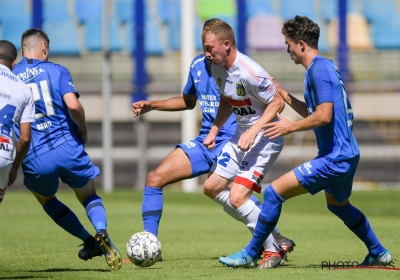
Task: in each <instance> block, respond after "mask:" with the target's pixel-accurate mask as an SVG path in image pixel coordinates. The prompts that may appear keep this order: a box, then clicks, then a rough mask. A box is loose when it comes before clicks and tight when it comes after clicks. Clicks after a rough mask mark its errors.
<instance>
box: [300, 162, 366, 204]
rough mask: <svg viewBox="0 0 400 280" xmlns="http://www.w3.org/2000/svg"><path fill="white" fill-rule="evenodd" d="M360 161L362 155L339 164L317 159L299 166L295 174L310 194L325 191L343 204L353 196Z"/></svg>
mask: <svg viewBox="0 0 400 280" xmlns="http://www.w3.org/2000/svg"><path fill="white" fill-rule="evenodd" d="M359 160H360V155H358V156H355V157H353V158H351V159H346V160H343V161H338V162H332V161H330V160H328V159H326V158H325V157H317V158H315V159H313V160H311V161H308V162H305V163H303V164H301V165H299V166H297V167H296V168H294V169H293V172H294V174H295V175H296V177H297V180H298V181H299V182H300V183H301V185H302V186H303V187H304V188H305V189H306V190H307V191H309V192H310V194H312V195H314V194H316V193H318V192H319V191H321V190H325V191H326V192H328V193H330V194H332V195H333V197H334V198H335V199H336V200H337V202H339V203H342V202H343V201H345V200H346V199H347V198H349V197H350V195H351V190H352V187H353V179H354V174H355V173H356V169H357V165H358V162H359Z"/></svg>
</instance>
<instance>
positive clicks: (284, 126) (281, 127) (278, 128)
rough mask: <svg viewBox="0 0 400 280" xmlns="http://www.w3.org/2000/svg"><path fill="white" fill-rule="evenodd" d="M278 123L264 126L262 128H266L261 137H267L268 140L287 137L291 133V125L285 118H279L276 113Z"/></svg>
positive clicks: (279, 115)
mask: <svg viewBox="0 0 400 280" xmlns="http://www.w3.org/2000/svg"><path fill="white" fill-rule="evenodd" d="M277 116H278V118H279V121H277V122H271V123H267V124H264V125H263V127H264V128H266V130H265V131H264V133H263V135H264V136H265V137H269V139H274V138H277V137H279V136H283V135H287V134H290V133H292V131H293V123H292V122H291V121H289V120H288V119H287V118H285V117H283V116H281V114H279V113H277Z"/></svg>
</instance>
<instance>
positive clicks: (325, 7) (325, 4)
mask: <svg viewBox="0 0 400 280" xmlns="http://www.w3.org/2000/svg"><path fill="white" fill-rule="evenodd" d="M346 3H347V7H346V8H347V13H356V12H359V10H358V9H357V8H356V4H355V0H347V1H346ZM319 5H320V11H321V16H322V18H323V19H324V20H325V21H326V22H330V21H331V20H332V19H334V18H337V17H338V13H339V11H338V0H323V1H320V2H319Z"/></svg>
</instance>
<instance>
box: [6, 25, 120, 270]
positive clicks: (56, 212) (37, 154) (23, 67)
mask: <svg viewBox="0 0 400 280" xmlns="http://www.w3.org/2000/svg"><path fill="white" fill-rule="evenodd" d="M49 43H50V40H49V38H48V36H47V34H46V33H45V32H43V31H42V30H40V29H36V28H32V29H29V30H27V31H25V32H24V33H23V34H22V39H21V46H22V49H21V53H22V55H23V57H22V60H21V61H20V62H19V63H18V64H17V65H16V66H15V68H14V70H13V72H14V74H15V75H17V76H18V77H19V78H20V79H21V80H22V81H23V82H25V83H26V84H27V85H28V87H29V88H30V89H31V91H32V93H33V97H34V100H35V104H36V106H35V107H36V110H35V113H36V114H35V118H36V122H34V123H32V127H31V128H32V140H31V145H30V149H29V152H28V154H27V155H26V157H25V159H24V161H23V163H22V169H23V173H24V183H25V185H26V187H27V188H28V189H29V190H30V191H31V192H32V194H33V195H34V196H35V197H36V199H37V200H38V201H39V203H40V204H41V205H42V206H43V210H44V211H45V212H46V213H47V215H49V216H50V218H52V219H53V220H54V222H55V223H57V225H59V226H60V227H62V228H63V229H64V230H65V231H67V232H69V233H70V234H72V235H73V236H75V237H77V238H79V239H81V240H82V241H83V248H82V249H81V250H80V251H79V253H78V257H79V258H81V259H83V260H88V259H91V258H92V257H95V256H101V255H103V254H104V255H105V259H106V262H107V264H108V265H109V266H110V268H111V269H113V270H118V269H120V268H121V265H122V259H121V255H120V253H119V252H118V250H117V248H116V247H115V246H114V244H113V243H112V242H111V239H110V237H109V236H108V233H107V230H106V229H107V218H106V212H105V209H104V205H103V201H102V199H101V198H100V197H99V196H98V195H97V194H96V190H95V186H94V181H93V179H94V178H95V177H97V176H98V175H99V174H100V171H99V168H98V167H97V166H95V165H93V163H92V162H91V161H90V158H89V156H88V155H87V154H86V152H85V146H84V144H86V142H87V140H88V136H87V128H86V121H85V113H84V109H83V107H82V105H81V103H80V102H79V101H78V97H79V93H78V92H77V90H76V89H75V87H74V85H73V83H72V78H71V75H70V73H69V71H68V70H67V68H65V67H64V66H61V65H58V64H54V63H52V62H49V61H48V57H49ZM15 135H16V138H17V139H18V138H19V137H20V127H19V126H16V128H15ZM59 178H60V179H61V180H62V181H63V182H64V183H65V184H67V185H69V186H70V187H71V188H72V189H73V190H74V192H75V195H76V197H77V198H78V200H79V202H80V203H81V204H82V205H83V206H84V207H85V209H86V214H87V216H88V218H89V220H90V221H91V223H92V224H93V226H94V228H95V229H96V235H95V237H93V236H92V235H90V234H89V232H88V231H87V230H86V229H85V228H84V227H83V225H82V224H81V222H80V221H79V220H78V218H77V217H76V215H75V214H74V213H73V212H72V211H71V209H69V208H68V207H67V206H66V205H64V204H63V203H62V202H61V201H59V200H58V199H57V197H56V192H57V189H58V185H59Z"/></svg>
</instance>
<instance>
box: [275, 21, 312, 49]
mask: <svg viewBox="0 0 400 280" xmlns="http://www.w3.org/2000/svg"><path fill="white" fill-rule="evenodd" d="M319 32H320V31H319V26H318V24H316V23H315V22H313V21H312V20H311V19H309V18H308V17H302V16H295V17H294V18H292V19H289V20H288V21H286V22H285V23H284V24H283V27H282V34H283V35H284V36H285V37H288V38H289V39H290V40H292V41H293V42H295V43H297V42H299V41H300V40H303V41H304V42H305V43H306V44H307V45H308V46H310V47H311V48H313V49H316V50H318V39H319Z"/></svg>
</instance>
